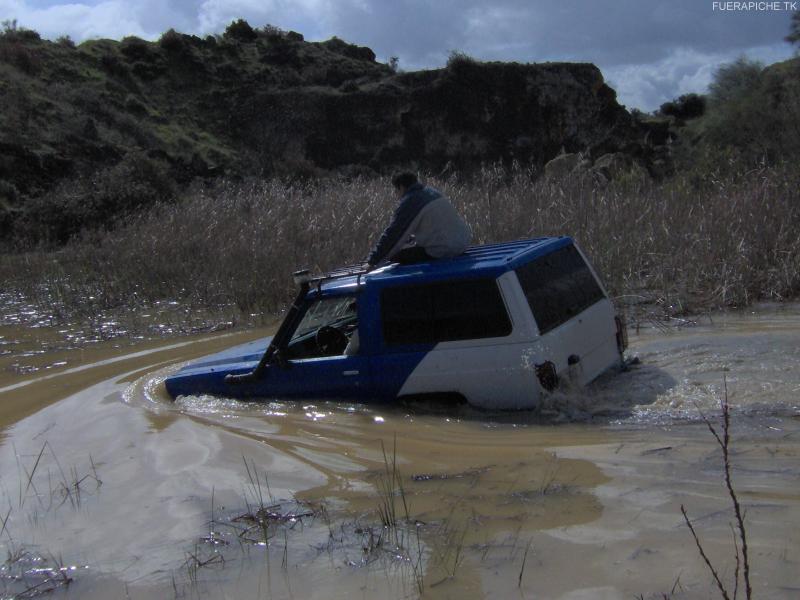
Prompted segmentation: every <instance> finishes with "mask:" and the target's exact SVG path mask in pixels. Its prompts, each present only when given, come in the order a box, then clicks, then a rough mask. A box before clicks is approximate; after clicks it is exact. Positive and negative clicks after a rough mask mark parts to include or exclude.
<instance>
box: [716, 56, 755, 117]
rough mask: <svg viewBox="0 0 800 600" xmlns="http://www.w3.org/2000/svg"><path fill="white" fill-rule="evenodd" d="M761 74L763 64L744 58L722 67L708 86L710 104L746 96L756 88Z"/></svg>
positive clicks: (722, 102)
mask: <svg viewBox="0 0 800 600" xmlns="http://www.w3.org/2000/svg"><path fill="white" fill-rule="evenodd" d="M763 72H764V65H763V63H761V62H759V61H755V60H750V59H749V58H747V57H746V56H742V57H740V58H738V59H736V60H735V61H734V62H732V63H729V64H727V65H722V66H721V67H720V68H719V69H717V71H716V72H715V73H714V80H713V81H712V82H711V85H709V86H708V90H709V96H710V99H711V102H712V103H713V104H717V105H719V104H724V103H726V102H731V101H735V100H739V99H741V98H743V97H745V96H747V95H748V94H749V93H750V92H752V91H753V90H755V89H756V88H757V87H758V84H759V82H760V81H761V74H762V73H763Z"/></svg>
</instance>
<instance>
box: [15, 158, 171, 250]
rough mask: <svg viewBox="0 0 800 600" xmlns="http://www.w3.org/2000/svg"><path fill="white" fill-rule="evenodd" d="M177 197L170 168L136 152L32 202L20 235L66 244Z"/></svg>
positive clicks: (28, 203) (109, 227) (66, 183)
mask: <svg viewBox="0 0 800 600" xmlns="http://www.w3.org/2000/svg"><path fill="white" fill-rule="evenodd" d="M173 196H174V189H173V183H172V180H171V179H169V177H168V176H167V174H166V172H165V170H164V168H163V167H162V166H161V165H160V164H159V163H156V162H155V161H153V160H151V159H149V158H147V157H146V156H144V155H143V154H136V153H131V154H128V155H127V156H125V157H124V158H123V159H122V160H121V161H120V162H119V163H118V164H116V165H114V166H112V167H107V168H105V169H100V170H98V171H96V172H95V173H93V174H91V175H89V176H88V177H82V178H78V179H75V180H71V181H67V182H64V183H62V184H60V185H58V186H57V187H56V188H54V189H53V190H50V191H49V192H48V193H46V194H45V195H43V196H40V197H38V198H35V199H31V200H29V201H28V202H27V206H26V214H25V217H24V219H23V222H22V224H21V230H22V231H20V233H21V234H22V235H24V236H26V237H28V238H29V239H32V240H38V241H40V242H46V243H55V244H64V243H66V242H67V241H68V240H70V239H71V238H73V237H74V236H76V235H77V234H79V233H81V232H82V231H85V230H92V229H101V230H103V229H106V230H107V229H112V228H113V227H114V226H115V224H116V223H117V222H118V221H119V220H120V219H123V218H124V217H126V216H128V215H131V214H133V213H135V212H138V211H140V210H142V209H144V208H147V207H150V206H152V205H154V204H156V203H157V202H163V201H167V200H170V199H171V198H173Z"/></svg>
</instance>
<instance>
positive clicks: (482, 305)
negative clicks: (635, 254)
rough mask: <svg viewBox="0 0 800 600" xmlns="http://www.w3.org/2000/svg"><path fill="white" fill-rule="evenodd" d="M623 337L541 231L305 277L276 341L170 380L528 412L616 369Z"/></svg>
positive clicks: (574, 258) (251, 393) (218, 389)
mask: <svg viewBox="0 0 800 600" xmlns="http://www.w3.org/2000/svg"><path fill="white" fill-rule="evenodd" d="M625 345H626V337H625V328H624V324H623V323H622V322H621V320H620V319H619V318H618V317H616V316H615V312H614V307H613V306H612V304H611V301H610V300H609V299H608V296H607V294H606V291H605V289H604V288H603V285H602V283H601V282H600V280H599V279H598V277H597V275H596V274H595V273H594V271H593V270H592V268H591V267H590V266H589V264H588V263H587V261H586V259H585V257H584V256H583V254H582V253H581V251H580V250H579V249H578V247H577V246H576V245H575V244H574V242H573V240H572V239H571V238H569V237H558V238H539V239H531V240H520V241H515V242H506V243H501V244H493V245H487V246H476V247H472V248H470V249H469V250H467V251H466V252H465V253H464V254H462V255H461V256H457V257H455V258H449V259H438V260H434V261H431V262H427V263H420V264H414V265H405V266H403V265H398V264H391V265H389V266H386V267H383V268H380V269H377V270H374V271H370V272H364V271H356V270H354V269H343V270H341V271H337V272H333V273H329V274H327V275H325V276H322V277H318V278H315V279H311V280H309V281H305V282H303V283H302V285H301V290H300V294H299V296H298V298H297V300H296V301H295V304H294V305H293V307H292V309H291V310H289V312H288V313H287V317H286V319H285V320H284V322H283V324H282V325H281V327H280V328H279V330H278V332H277V333H276V335H275V336H274V338H271V340H270V339H264V340H259V341H256V342H252V343H250V344H245V345H243V346H238V347H236V348H232V349H230V350H227V351H225V352H222V353H220V354H216V355H213V356H210V357H208V358H206V359H204V360H201V361H199V362H196V363H193V364H190V365H188V366H186V367H184V368H182V369H181V370H180V371H178V372H177V373H175V374H174V375H172V376H170V377H168V378H167V379H166V382H165V383H166V388H167V391H168V392H169V393H170V395H172V396H173V397H177V396H179V395H196V394H215V395H221V396H228V397H236V398H342V399H353V400H358V401H362V402H391V401H394V400H396V399H398V398H403V397H409V396H410V397H420V396H423V397H424V396H426V395H436V396H443V395H445V396H454V397H463V398H464V399H466V400H467V401H468V402H469V403H470V404H473V405H475V406H479V407H485V408H533V407H536V405H537V403H538V402H539V399H540V397H541V395H542V393H543V392H545V391H550V390H552V389H554V388H555V387H556V386H557V385H558V383H559V380H561V379H564V378H569V379H570V380H571V381H572V382H574V383H577V384H579V385H583V384H586V383H589V382H590V381H592V380H593V379H595V378H596V377H597V376H598V375H600V374H601V373H603V372H604V371H606V370H608V369H609V368H611V367H614V366H619V365H621V364H622V353H623V351H624V349H625Z"/></svg>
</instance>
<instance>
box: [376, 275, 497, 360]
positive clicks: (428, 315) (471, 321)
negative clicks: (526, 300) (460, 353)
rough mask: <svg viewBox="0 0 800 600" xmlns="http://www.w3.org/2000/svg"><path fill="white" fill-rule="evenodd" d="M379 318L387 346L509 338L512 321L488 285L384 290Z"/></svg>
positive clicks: (491, 283)
mask: <svg viewBox="0 0 800 600" xmlns="http://www.w3.org/2000/svg"><path fill="white" fill-rule="evenodd" d="M381 317H382V320H383V338H384V340H385V342H386V344H387V345H390V346H395V345H404V344H435V343H437V342H447V341H455V340H470V339H479V338H492V337H503V336H506V335H509V334H510V333H511V321H510V320H509V318H508V312H507V311H506V306H505V303H504V302H503V298H502V297H501V296H500V290H499V289H498V288H497V283H496V282H495V280H493V279H470V280H465V281H441V282H437V283H431V284H426V285H414V286H404V287H392V288H387V289H385V290H383V292H382V293H381Z"/></svg>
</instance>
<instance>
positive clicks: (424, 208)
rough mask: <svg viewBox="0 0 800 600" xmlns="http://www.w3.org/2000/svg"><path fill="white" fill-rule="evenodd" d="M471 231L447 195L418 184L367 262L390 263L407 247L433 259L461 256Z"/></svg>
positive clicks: (409, 190) (410, 189)
mask: <svg viewBox="0 0 800 600" xmlns="http://www.w3.org/2000/svg"><path fill="white" fill-rule="evenodd" d="M471 239H472V231H471V230H470V228H469V225H467V223H466V222H465V221H464V219H462V218H461V215H459V214H458V212H457V211H456V209H455V208H454V207H453V205H452V204H451V203H450V200H448V199H447V198H446V197H445V196H444V195H442V193H441V192H439V191H438V190H436V189H434V188H432V187H426V186H423V185H422V184H421V183H415V184H414V185H412V186H411V187H409V188H408V191H407V192H406V193H405V195H404V196H403V197H402V198H401V199H400V203H399V204H398V206H397V208H396V209H395V211H394V216H393V217H392V221H391V223H389V226H388V227H387V228H386V230H385V231H384V232H383V234H382V235H381V237H380V239H379V240H378V243H377V244H376V245H375V248H374V249H373V250H372V252H371V253H370V255H369V258H368V259H367V262H369V264H371V265H375V264H377V263H379V262H380V261H382V260H384V259H387V260H391V258H392V256H394V255H395V254H397V253H398V252H399V251H400V250H402V249H403V248H405V247H408V246H412V245H414V246H418V247H421V248H424V249H425V251H426V252H427V253H428V254H430V255H431V256H433V257H434V258H446V257H450V256H458V255H459V254H461V253H462V252H464V250H466V249H467V247H468V246H469V243H470V240H471Z"/></svg>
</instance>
